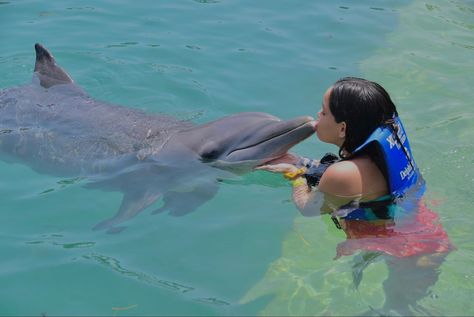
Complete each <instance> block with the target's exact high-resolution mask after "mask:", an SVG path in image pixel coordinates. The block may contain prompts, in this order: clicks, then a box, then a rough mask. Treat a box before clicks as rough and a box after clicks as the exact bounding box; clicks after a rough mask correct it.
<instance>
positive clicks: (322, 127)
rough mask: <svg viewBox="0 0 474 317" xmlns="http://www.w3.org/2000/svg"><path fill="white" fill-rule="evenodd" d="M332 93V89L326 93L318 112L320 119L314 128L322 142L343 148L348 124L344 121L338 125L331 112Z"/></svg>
mask: <svg viewBox="0 0 474 317" xmlns="http://www.w3.org/2000/svg"><path fill="white" fill-rule="evenodd" d="M331 92H332V88H329V89H328V90H326V92H325V93H324V97H323V104H322V106H321V110H320V111H319V112H318V119H317V121H316V125H315V127H314V128H315V130H316V135H317V136H318V138H319V139H320V140H321V141H323V142H326V143H332V144H335V145H337V146H339V147H341V146H342V144H343V143H344V139H345V136H346V123H345V122H344V121H342V122H339V123H337V122H336V119H335V118H334V116H333V114H332V113H331V110H329V99H330V97H331Z"/></svg>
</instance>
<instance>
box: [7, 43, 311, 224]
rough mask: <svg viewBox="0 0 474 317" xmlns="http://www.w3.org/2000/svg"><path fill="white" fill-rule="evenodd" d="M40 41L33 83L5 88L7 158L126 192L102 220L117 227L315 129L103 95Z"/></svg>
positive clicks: (196, 200) (199, 198)
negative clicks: (153, 107) (190, 116)
mask: <svg viewBox="0 0 474 317" xmlns="http://www.w3.org/2000/svg"><path fill="white" fill-rule="evenodd" d="M35 49H36V64H35V74H34V77H33V81H32V83H30V84H27V85H24V86H20V87H15V88H9V89H5V90H2V91H0V158H2V159H3V160H7V161H14V162H22V163H24V164H27V165H28V166H31V167H32V168H33V169H34V170H36V171H37V172H40V173H47V174H51V175H57V176H63V177H64V176H66V177H69V176H75V177H84V178H87V180H88V183H87V185H86V186H88V187H92V188H98V189H102V190H110V191H120V192H122V193H123V194H124V199H123V201H122V205H121V207H120V209H119V211H118V213H117V215H116V216H114V217H112V218H111V219H108V220H105V221H103V222H102V223H100V224H99V225H97V226H96V229H111V230H112V231H117V230H119V229H120V228H116V225H118V224H119V223H121V222H123V221H125V220H127V219H129V218H131V217H133V216H135V215H136V214H137V213H139V212H140V211H142V210H143V209H145V208H147V207H148V206H150V205H151V204H153V203H154V202H155V201H156V200H157V199H158V198H159V197H162V198H163V201H164V205H163V207H161V208H160V209H159V210H158V211H160V212H161V211H164V210H168V211H169V212H170V213H171V214H173V215H183V214H186V213H188V212H191V211H193V210H195V209H196V208H197V207H199V206H200V205H201V204H203V203H204V202H205V201H207V200H208V199H210V198H212V196H213V195H214V194H215V192H216V191H217V184H216V177H217V175H218V174H221V173H219V172H218V171H220V170H222V169H233V170H244V171H245V170H251V169H252V168H253V167H255V166H257V165H259V164H262V163H265V162H267V161H270V160H272V159H275V158H278V157H281V156H283V155H285V154H286V153H287V151H288V150H289V149H290V148H291V147H292V146H294V145H295V144H297V143H298V142H300V141H302V140H303V139H305V138H307V137H308V136H310V135H311V134H312V133H313V118H311V117H308V116H305V117H299V118H295V119H293V120H289V121H282V120H280V119H278V118H276V117H274V116H271V115H269V114H265V113H240V114H236V115H232V116H229V117H225V118H222V119H220V120H216V121H213V122H210V123H208V124H205V125H200V126H198V125H194V124H192V123H191V122H187V121H182V120H178V119H175V118H172V117H169V116H165V115H158V114H149V113H145V112H142V111H139V110H135V109H130V108H126V107H123V106H119V105H114V104H110V103H106V102H101V101H98V100H95V99H93V98H92V97H90V96H89V95H87V94H86V93H85V92H84V91H83V90H82V89H81V88H80V87H79V86H77V85H76V84H74V82H73V81H72V79H71V77H70V76H69V75H68V74H67V73H66V72H65V71H64V70H63V69H62V68H60V67H59V66H58V65H57V64H56V62H55V60H54V58H53V57H52V55H51V54H50V53H49V52H48V51H47V50H46V49H45V48H44V47H43V46H41V45H39V44H36V45H35ZM216 167H218V168H219V169H216ZM183 186H184V187H186V190H184V191H183V190H182V188H183Z"/></svg>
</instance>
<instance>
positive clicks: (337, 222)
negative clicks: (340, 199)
mask: <svg viewBox="0 0 474 317" xmlns="http://www.w3.org/2000/svg"><path fill="white" fill-rule="evenodd" d="M331 220H332V222H334V224H335V225H336V228H337V229H342V226H341V224H340V223H339V220H337V217H336V216H331Z"/></svg>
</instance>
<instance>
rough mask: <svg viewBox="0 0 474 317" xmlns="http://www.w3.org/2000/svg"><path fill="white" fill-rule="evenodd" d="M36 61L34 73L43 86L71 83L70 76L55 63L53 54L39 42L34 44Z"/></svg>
mask: <svg viewBox="0 0 474 317" xmlns="http://www.w3.org/2000/svg"><path fill="white" fill-rule="evenodd" d="M35 50H36V63H35V73H36V74H37V76H38V77H39V79H40V84H41V86H42V87H44V88H49V87H51V86H54V85H60V84H72V83H73V80H72V78H71V77H70V76H69V75H68V74H67V73H66V72H65V71H64V70H63V69H62V68H61V67H59V65H57V64H56V61H55V60H54V57H53V55H51V53H50V52H49V51H48V50H47V49H46V48H45V47H44V46H43V45H41V44H39V43H36V44H35Z"/></svg>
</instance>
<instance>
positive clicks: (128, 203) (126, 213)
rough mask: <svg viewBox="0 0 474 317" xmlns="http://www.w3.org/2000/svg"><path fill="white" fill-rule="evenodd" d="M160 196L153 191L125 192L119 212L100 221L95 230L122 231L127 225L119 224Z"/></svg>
mask: <svg viewBox="0 0 474 317" xmlns="http://www.w3.org/2000/svg"><path fill="white" fill-rule="evenodd" d="M158 197H160V194H159V193H156V192H152V191H142V192H140V191H134V192H128V193H125V195H124V197H123V200H122V204H121V206H120V209H119V211H118V212H117V214H116V215H115V216H114V217H112V218H110V219H106V220H104V221H101V222H99V223H98V224H97V225H96V226H95V227H94V228H93V230H102V229H109V230H108V232H109V233H117V232H120V231H122V230H123V229H125V227H117V225H118V224H121V223H122V222H124V221H126V220H128V219H131V218H133V217H135V216H136V215H137V214H139V213H140V212H141V211H142V210H144V209H145V208H147V207H148V206H150V205H151V204H153V203H154V202H155V201H156V200H157V199H158Z"/></svg>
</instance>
